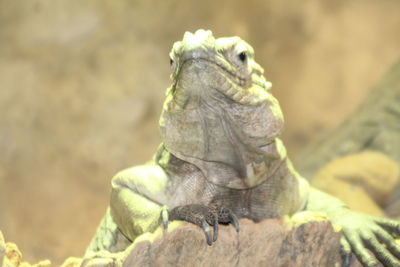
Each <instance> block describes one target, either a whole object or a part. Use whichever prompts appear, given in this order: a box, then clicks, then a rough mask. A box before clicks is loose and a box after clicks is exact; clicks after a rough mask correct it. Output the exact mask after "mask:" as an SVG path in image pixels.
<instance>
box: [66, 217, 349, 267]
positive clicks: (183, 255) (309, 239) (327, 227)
mask: <svg viewBox="0 0 400 267" xmlns="http://www.w3.org/2000/svg"><path fill="white" fill-rule="evenodd" d="M240 225H241V231H240V232H239V234H238V233H236V231H235V230H234V228H233V227H232V226H230V225H228V226H221V227H220V233H219V238H218V240H217V242H215V243H214V244H213V245H212V246H211V247H210V246H208V245H207V244H206V242H205V239H204V234H203V233H202V231H201V230H200V228H199V227H197V226H194V225H192V224H187V223H185V224H183V225H182V226H181V227H179V228H177V229H175V230H172V231H171V232H170V233H165V234H164V237H163V238H159V239H156V240H155V241H153V242H152V243H151V242H149V241H141V242H139V243H137V244H135V246H133V247H130V248H128V249H127V250H126V251H125V252H124V253H120V254H104V253H100V254H99V255H98V257H93V258H86V259H84V260H83V261H82V260H79V259H76V258H75V259H74V258H71V259H68V260H67V261H66V262H65V263H64V266H80V265H81V264H82V266H92V265H94V264H96V266H140V267H146V266H193V267H194V266H227V267H228V266H229V267H231V266H335V263H340V261H341V257H340V253H339V237H340V235H339V234H338V233H337V232H334V231H333V228H332V226H331V224H330V223H329V222H327V221H322V222H310V223H305V224H302V225H300V226H298V227H296V228H294V229H293V230H290V231H289V230H287V229H285V227H284V226H283V224H282V222H281V221H278V220H265V221H263V222H260V223H253V222H252V221H249V220H246V219H242V220H241V221H240ZM68 264H69V265H68ZM355 264H356V262H354V263H353V265H352V266H356V265H355ZM64 266H63V267H64Z"/></svg>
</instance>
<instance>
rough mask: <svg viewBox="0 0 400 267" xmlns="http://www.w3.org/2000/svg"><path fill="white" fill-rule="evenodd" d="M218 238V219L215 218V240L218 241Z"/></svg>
mask: <svg viewBox="0 0 400 267" xmlns="http://www.w3.org/2000/svg"><path fill="white" fill-rule="evenodd" d="M217 239H218V220H214V235H213V242H215V241H217Z"/></svg>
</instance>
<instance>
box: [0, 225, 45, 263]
mask: <svg viewBox="0 0 400 267" xmlns="http://www.w3.org/2000/svg"><path fill="white" fill-rule="evenodd" d="M50 265H51V262H50V261H49V260H44V261H40V262H38V263H36V264H29V263H27V262H23V261H22V253H21V251H20V250H19V249H18V247H17V245H16V244H14V243H6V242H5V241H4V237H3V234H2V232H1V231H0V266H3V267H48V266H50Z"/></svg>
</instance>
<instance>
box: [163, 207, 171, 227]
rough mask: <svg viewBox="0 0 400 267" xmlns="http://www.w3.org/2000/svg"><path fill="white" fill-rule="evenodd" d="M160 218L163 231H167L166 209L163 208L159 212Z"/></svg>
mask: <svg viewBox="0 0 400 267" xmlns="http://www.w3.org/2000/svg"><path fill="white" fill-rule="evenodd" d="M161 218H162V224H163V227H164V229H165V230H167V229H168V220H169V219H168V210H167V209H166V208H163V209H162V210H161Z"/></svg>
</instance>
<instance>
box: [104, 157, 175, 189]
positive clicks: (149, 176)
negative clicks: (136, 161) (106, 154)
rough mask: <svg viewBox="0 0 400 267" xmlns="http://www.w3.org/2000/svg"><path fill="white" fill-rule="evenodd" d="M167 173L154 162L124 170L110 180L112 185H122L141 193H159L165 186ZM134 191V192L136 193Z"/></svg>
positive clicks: (167, 178)
mask: <svg viewBox="0 0 400 267" xmlns="http://www.w3.org/2000/svg"><path fill="white" fill-rule="evenodd" d="M168 180H169V177H168V175H167V173H166V172H165V171H164V169H163V168H161V167H160V166H159V165H158V164H156V163H155V162H154V161H150V162H148V163H146V164H143V165H138V166H133V167H130V168H127V169H124V170H122V171H120V172H118V173H117V174H115V175H114V177H113V178H112V185H113V186H118V185H123V186H125V187H129V188H135V189H136V190H139V191H141V189H144V188H145V189H146V191H150V192H159V191H160V190H163V189H164V188H165V186H166V185H167V183H168ZM136 190H135V191H136Z"/></svg>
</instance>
